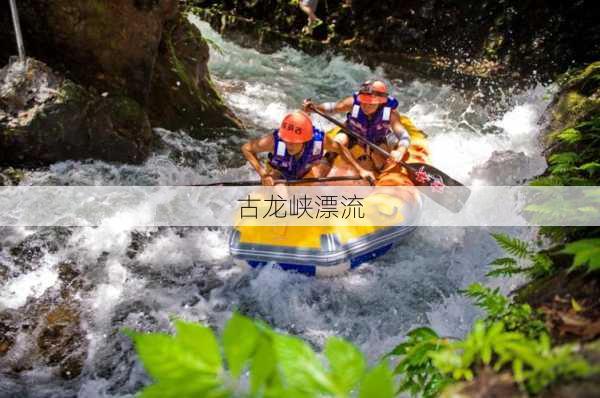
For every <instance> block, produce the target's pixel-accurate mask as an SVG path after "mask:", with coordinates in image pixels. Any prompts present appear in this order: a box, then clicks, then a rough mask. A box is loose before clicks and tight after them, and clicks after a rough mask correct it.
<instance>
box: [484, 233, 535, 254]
mask: <svg viewBox="0 0 600 398" xmlns="http://www.w3.org/2000/svg"><path fill="white" fill-rule="evenodd" d="M492 237H493V238H494V239H495V240H496V243H498V245H499V246H500V247H501V248H502V249H504V251H506V252H507V253H508V254H512V255H513V256H516V257H518V258H527V257H528V256H529V255H530V254H531V250H530V248H529V245H528V244H527V242H525V241H522V240H520V239H517V238H513V237H511V236H509V235H506V234H501V233H500V234H492Z"/></svg>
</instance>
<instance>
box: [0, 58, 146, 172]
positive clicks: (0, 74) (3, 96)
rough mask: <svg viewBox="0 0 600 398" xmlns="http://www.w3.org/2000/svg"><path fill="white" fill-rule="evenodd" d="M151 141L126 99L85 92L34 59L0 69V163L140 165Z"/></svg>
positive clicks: (132, 104) (136, 108)
mask: <svg viewBox="0 0 600 398" xmlns="http://www.w3.org/2000/svg"><path fill="white" fill-rule="evenodd" d="M152 138H153V135H152V131H151V128H150V122H149V120H148V117H147V115H146V113H145V112H144V110H143V109H142V107H141V106H140V105H139V104H138V103H137V102H136V101H134V100H133V99H131V98H130V97H126V96H123V95H110V94H107V93H106V92H105V93H103V94H100V93H96V92H94V91H92V90H87V89H85V88H84V87H82V86H80V85H78V84H75V83H74V82H72V81H71V80H69V79H65V78H64V77H62V76H60V75H59V74H57V73H55V72H54V71H53V70H51V69H50V68H49V67H48V66H47V65H45V64H43V63H42V62H39V61H36V60H34V59H27V61H26V62H25V63H21V62H15V63H13V64H11V65H9V66H6V67H5V68H3V69H1V70H0V164H11V165H32V166H35V165H39V164H47V163H52V162H56V161H60V160H66V159H86V158H94V159H102V160H106V161H120V162H141V161H143V160H144V159H145V158H146V156H147V155H148V154H149V153H150V150H151V145H152Z"/></svg>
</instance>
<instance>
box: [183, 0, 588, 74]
mask: <svg viewBox="0 0 600 398" xmlns="http://www.w3.org/2000/svg"><path fill="white" fill-rule="evenodd" d="M193 3H194V4H196V5H197V6H198V7H201V8H202V9H203V10H209V11H210V12H209V13H205V12H202V13H201V14H202V15H203V18H205V19H206V20H208V21H209V22H211V24H212V25H213V26H214V27H216V28H217V29H221V30H225V31H236V30H238V29H242V30H247V29H248V26H247V25H246V24H244V23H243V21H244V20H246V21H253V22H255V24H254V26H255V28H254V29H255V30H257V36H258V37H259V39H260V37H267V38H268V41H273V36H274V35H273V34H272V32H277V33H279V35H278V36H279V38H280V40H283V41H286V42H288V43H290V44H292V45H296V46H299V47H302V48H306V49H309V50H310V49H315V50H318V49H319V47H320V48H321V49H331V48H338V49H344V48H346V49H349V50H350V51H349V53H350V54H356V53H358V54H356V55H358V56H359V57H360V54H363V55H364V58H365V59H364V62H367V63H368V62H369V58H371V59H373V58H374V59H376V60H377V61H378V62H381V61H382V60H383V61H386V62H391V63H396V64H400V65H403V64H407V63H413V64H421V63H423V61H424V60H429V63H430V64H440V66H441V67H446V68H463V69H464V70H465V72H471V73H474V74H477V75H486V74H502V73H505V72H506V69H508V70H510V71H511V73H512V72H516V71H521V72H523V73H524V74H527V75H529V74H531V73H533V71H534V70H535V71H537V72H538V76H539V75H549V76H552V75H553V74H554V73H556V72H562V71H564V70H566V69H567V68H568V67H571V66H572V65H573V62H574V63H575V64H585V63H588V62H593V61H595V60H596V57H597V54H598V53H600V31H598V29H597V21H598V19H600V12H599V11H598V7H595V6H594V4H593V2H592V1H591V0H583V1H574V2H562V3H557V2H543V1H518V0H504V1H481V2H460V1H448V0H426V1H421V0H403V1H402V2H397V1H392V0H383V1H377V2H373V1H369V0H352V2H351V3H352V6H351V7H344V4H345V3H346V1H344V0H328V1H320V2H319V7H318V9H317V15H318V16H319V17H321V18H323V19H324V20H325V22H326V24H324V25H322V26H321V27H320V28H318V29H315V31H314V32H313V34H312V35H311V36H303V35H302V34H301V29H302V27H303V25H304V24H305V23H306V15H304V14H303V13H302V12H301V11H300V10H299V8H298V6H297V5H294V4H293V2H291V1H290V2H283V1H276V0H264V1H259V2H256V1H246V0H229V1H214V0H196V1H193ZM231 16H233V17H239V21H235V22H234V21H233V20H232V19H231ZM240 21H241V23H239V22H240ZM311 39H312V41H314V40H316V41H320V42H322V43H323V44H324V45H321V46H315V45H311V44H310V42H311ZM319 44H321V43H319ZM415 69H417V68H415Z"/></svg>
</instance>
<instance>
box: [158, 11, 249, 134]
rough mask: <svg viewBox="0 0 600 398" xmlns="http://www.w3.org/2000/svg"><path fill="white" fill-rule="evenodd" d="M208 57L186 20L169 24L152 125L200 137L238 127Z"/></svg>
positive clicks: (160, 56)
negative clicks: (205, 132)
mask: <svg viewBox="0 0 600 398" xmlns="http://www.w3.org/2000/svg"><path fill="white" fill-rule="evenodd" d="M208 56H209V49H208V45H207V44H206V41H204V39H203V38H202V35H201V34H200V32H199V31H198V29H197V28H196V27H195V26H193V25H192V24H191V23H190V22H189V21H188V20H187V19H186V18H185V17H183V16H179V18H178V19H176V20H173V21H171V22H169V23H167V24H166V26H165V29H164V31H163V40H162V42H161V45H160V47H159V52H158V58H157V62H156V65H155V67H154V74H153V78H152V91H153V93H155V94H153V95H151V96H150V97H149V100H148V108H149V114H150V119H151V121H152V124H154V125H157V126H158V125H160V126H164V127H166V128H169V129H171V130H175V129H179V128H185V129H186V131H187V132H188V133H189V134H190V135H192V136H197V137H201V136H202V134H203V132H202V131H203V130H204V129H205V127H209V126H214V127H238V121H237V118H236V117H235V115H234V114H233V113H232V112H231V111H230V110H229V109H228V108H227V107H226V106H225V105H224V104H223V101H222V100H221V98H220V96H219V94H218V93H217V91H216V90H215V87H214V86H213V84H212V82H211V79H210V75H209V72H208V68H207V63H208Z"/></svg>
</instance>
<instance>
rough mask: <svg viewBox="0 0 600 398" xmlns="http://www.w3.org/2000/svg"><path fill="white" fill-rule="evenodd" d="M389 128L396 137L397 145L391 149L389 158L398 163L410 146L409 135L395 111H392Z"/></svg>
mask: <svg viewBox="0 0 600 398" xmlns="http://www.w3.org/2000/svg"><path fill="white" fill-rule="evenodd" d="M390 128H391V129H392V131H393V132H394V134H396V136H397V137H398V143H397V144H396V147H395V148H392V150H391V152H390V155H391V158H392V159H393V160H394V161H395V162H396V163H398V162H400V161H401V160H402V159H403V158H404V155H405V154H406V151H407V150H408V147H409V146H410V135H409V134H408V131H406V129H405V128H404V126H403V125H402V123H401V122H400V115H399V114H398V112H397V111H395V110H394V111H392V115H391V119H390Z"/></svg>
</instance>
